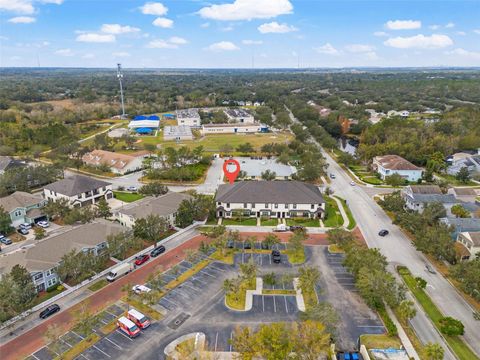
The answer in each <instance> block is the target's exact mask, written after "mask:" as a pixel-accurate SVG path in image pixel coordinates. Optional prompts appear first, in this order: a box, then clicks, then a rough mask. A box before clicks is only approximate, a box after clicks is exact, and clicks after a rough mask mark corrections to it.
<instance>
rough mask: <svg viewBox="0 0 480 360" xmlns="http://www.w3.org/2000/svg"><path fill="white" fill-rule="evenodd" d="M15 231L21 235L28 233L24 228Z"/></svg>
mask: <svg viewBox="0 0 480 360" xmlns="http://www.w3.org/2000/svg"><path fill="white" fill-rule="evenodd" d="M17 231H18V232H19V233H20V234H22V235H28V230H27V229H24V228H18V229H17Z"/></svg>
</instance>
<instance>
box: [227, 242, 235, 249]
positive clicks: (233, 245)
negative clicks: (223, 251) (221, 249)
mask: <svg viewBox="0 0 480 360" xmlns="http://www.w3.org/2000/svg"><path fill="white" fill-rule="evenodd" d="M234 247H235V242H234V241H233V240H228V241H227V248H229V249H233V248H234Z"/></svg>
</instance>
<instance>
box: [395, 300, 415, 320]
mask: <svg viewBox="0 0 480 360" xmlns="http://www.w3.org/2000/svg"><path fill="white" fill-rule="evenodd" d="M397 310H398V313H399V314H400V317H401V318H402V319H403V320H410V319H413V318H414V317H415V315H417V310H416V309H415V306H414V304H413V301H410V300H403V301H402V302H401V303H400V304H399V305H398V309H397Z"/></svg>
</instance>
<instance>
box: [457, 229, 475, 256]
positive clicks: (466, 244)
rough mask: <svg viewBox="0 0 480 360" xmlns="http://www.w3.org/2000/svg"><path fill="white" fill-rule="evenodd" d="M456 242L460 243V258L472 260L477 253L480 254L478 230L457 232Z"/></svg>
mask: <svg viewBox="0 0 480 360" xmlns="http://www.w3.org/2000/svg"><path fill="white" fill-rule="evenodd" d="M457 243H458V244H461V251H460V253H461V260H474V259H475V258H476V256H477V254H478V256H480V231H476V232H472V231H470V232H461V233H459V234H458V235H457Z"/></svg>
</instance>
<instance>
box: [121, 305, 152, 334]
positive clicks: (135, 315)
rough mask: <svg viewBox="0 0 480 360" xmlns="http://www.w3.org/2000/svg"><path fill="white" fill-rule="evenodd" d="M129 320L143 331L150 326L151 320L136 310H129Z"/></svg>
mask: <svg viewBox="0 0 480 360" xmlns="http://www.w3.org/2000/svg"><path fill="white" fill-rule="evenodd" d="M127 318H128V320H130V321H132V322H133V323H134V324H135V325H137V326H138V327H139V328H140V329H142V330H143V329H146V328H147V327H149V326H150V320H149V319H148V318H147V317H146V316H145V315H143V314H142V313H141V312H140V311H138V310H136V309H130V310H128V312H127Z"/></svg>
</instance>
